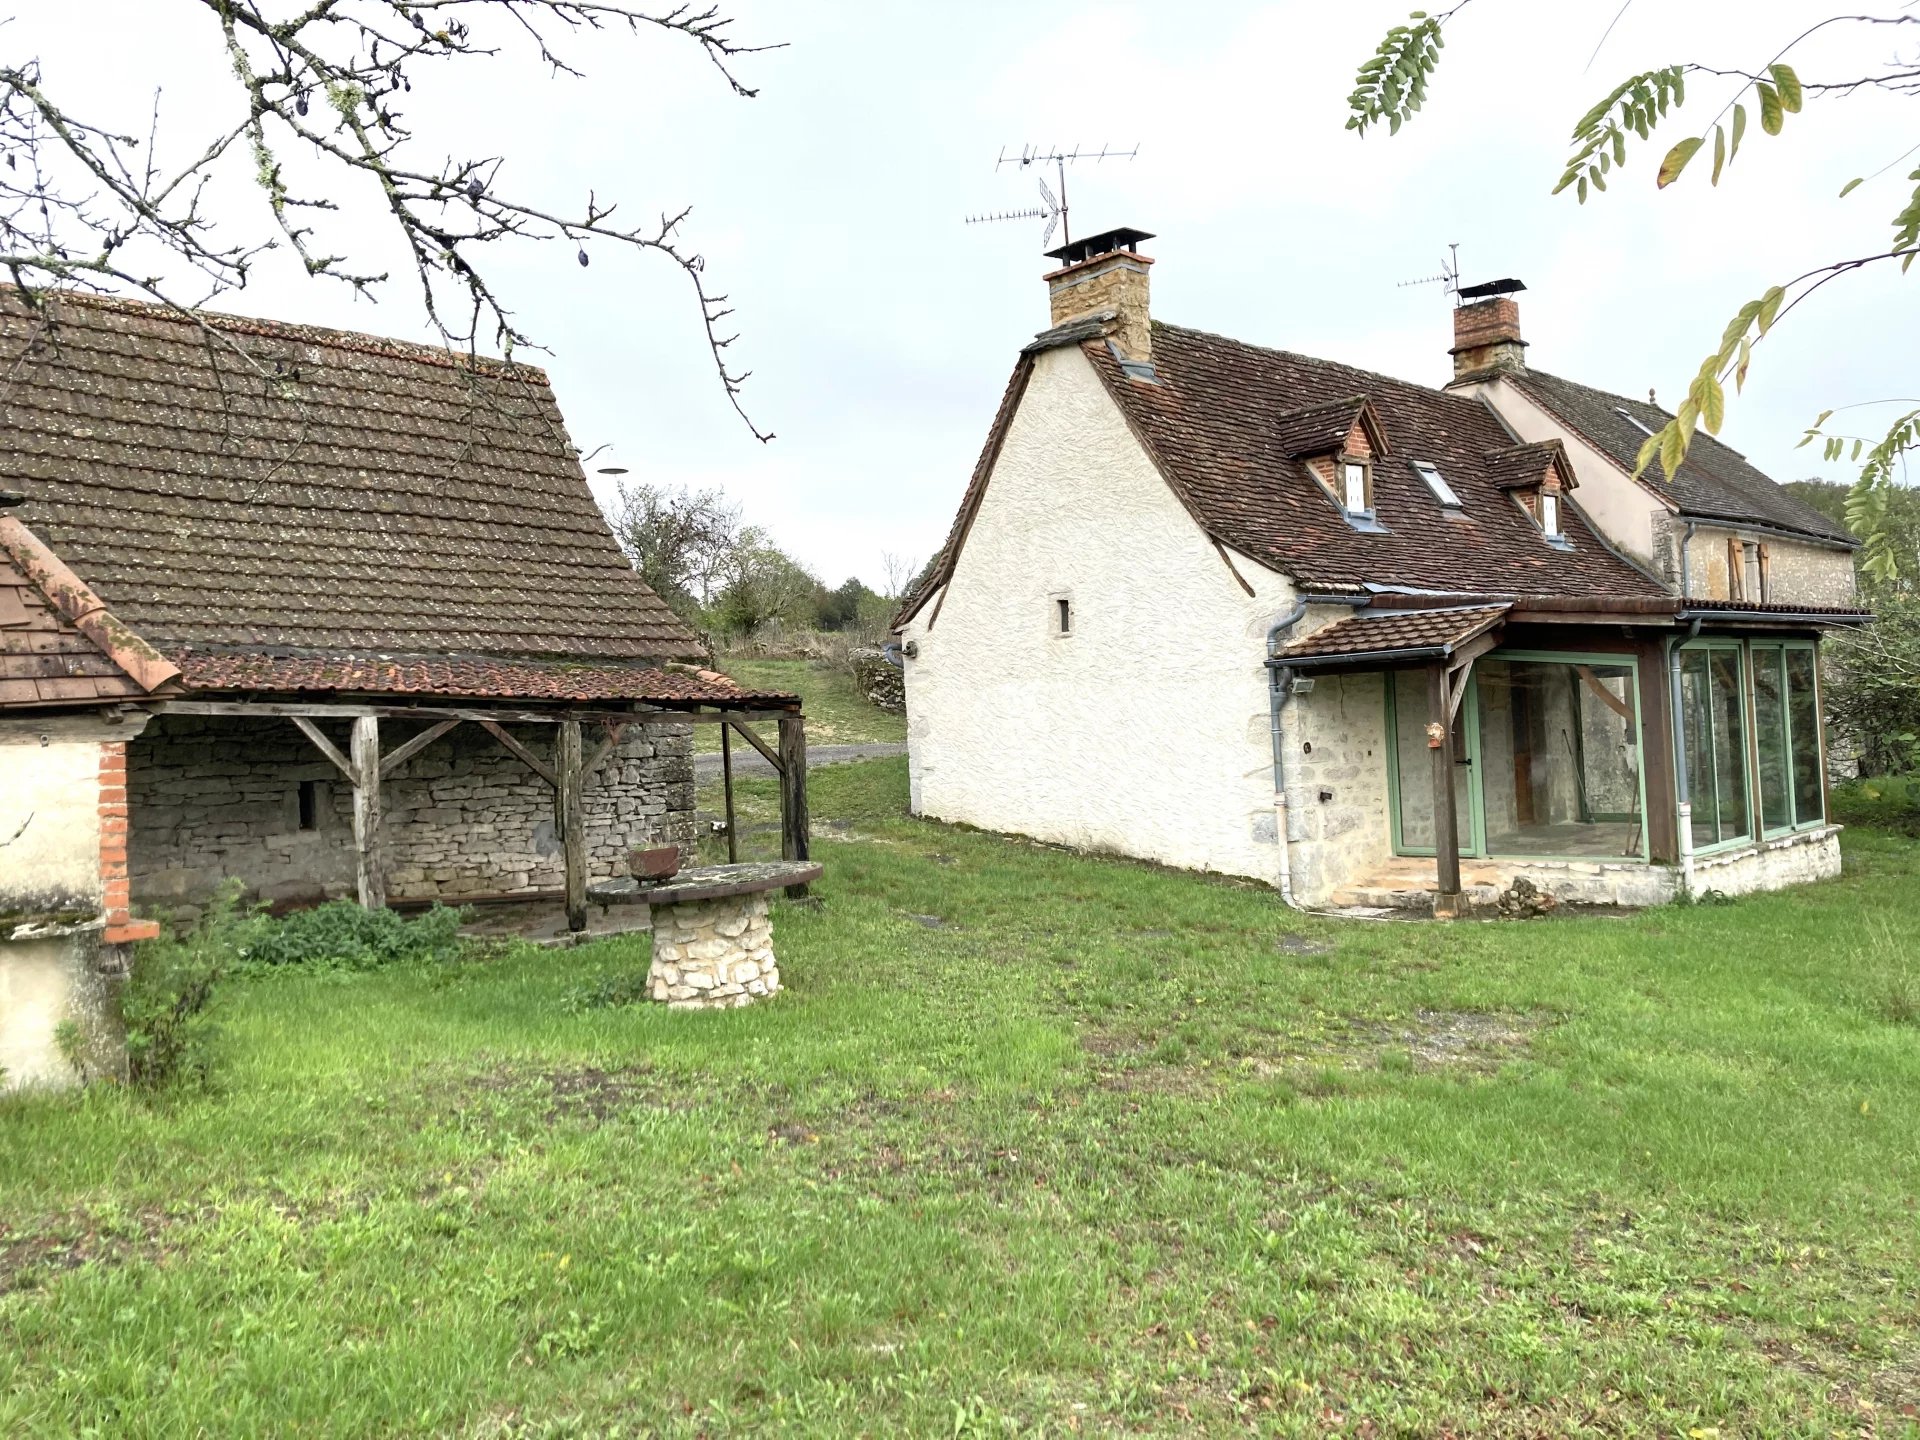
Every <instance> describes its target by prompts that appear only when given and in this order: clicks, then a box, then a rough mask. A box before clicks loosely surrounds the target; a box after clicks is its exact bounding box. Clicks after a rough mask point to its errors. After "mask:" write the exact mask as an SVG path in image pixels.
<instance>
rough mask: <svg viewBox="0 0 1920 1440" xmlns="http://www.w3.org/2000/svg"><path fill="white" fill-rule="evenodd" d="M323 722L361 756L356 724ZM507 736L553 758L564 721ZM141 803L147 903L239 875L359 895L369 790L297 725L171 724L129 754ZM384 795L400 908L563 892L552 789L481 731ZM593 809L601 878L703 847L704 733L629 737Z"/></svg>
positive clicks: (598, 781) (598, 784) (592, 797)
mask: <svg viewBox="0 0 1920 1440" xmlns="http://www.w3.org/2000/svg"><path fill="white" fill-rule="evenodd" d="M321 728H322V729H323V730H326V731H327V733H328V734H329V736H330V738H332V739H333V741H334V743H335V744H337V745H338V746H339V747H340V748H341V749H342V750H343V751H344V750H345V749H346V747H347V734H346V726H345V724H344V723H332V724H324V725H322V727H321ZM507 728H508V729H509V731H511V732H512V733H513V735H514V737H515V738H516V739H518V740H520V741H521V742H522V743H523V744H525V745H526V746H527V748H529V749H530V750H532V751H533V752H534V753H535V754H536V755H542V756H545V755H547V754H550V753H551V749H552V744H553V727H551V726H544V725H528V726H509V727H507ZM415 729H416V727H413V726H410V725H402V724H399V723H395V722H389V723H388V724H387V725H385V726H383V727H382V734H381V742H382V744H383V745H384V746H385V747H386V748H388V749H391V748H394V747H395V746H398V745H399V744H400V743H401V742H402V741H404V740H405V739H407V738H408V737H409V736H410V735H412V734H413V733H414V732H415ZM591 743H592V737H591V733H590V734H589V744H591ZM303 787H304V788H305V789H306V795H305V796H304V797H303V795H302V789H303ZM127 795H128V801H129V805H130V809H131V816H130V819H131V834H132V844H131V847H130V868H131V872H132V882H133V895H134V899H135V901H136V902H137V903H139V904H142V905H144V906H147V907H149V908H151V907H154V906H166V905H170V904H178V903H182V902H187V901H194V900H199V899H203V898H205V897H206V896H208V895H210V894H212V893H214V892H215V891H217V890H218V889H219V887H220V885H221V884H222V883H223V882H224V881H225V880H226V879H228V878H229V877H234V878H238V879H239V880H240V881H241V882H242V883H243V884H244V885H245V887H246V889H247V892H248V894H249V895H253V896H257V897H259V898H262V899H267V900H286V901H310V900H320V899H325V898H330V897H333V896H338V895H350V894H352V893H353V888H354V856H353V791H352V789H351V787H350V786H348V784H347V782H346V779H345V777H344V776H342V775H341V774H340V772H339V771H337V770H336V769H334V767H333V766H332V764H331V763H330V762H328V761H327V760H326V759H325V757H323V756H322V755H321V754H320V753H319V751H318V750H316V749H315V748H314V747H313V745H312V744H311V743H310V742H309V741H308V740H307V739H306V737H305V736H303V735H301V733H300V732H299V731H298V730H296V729H295V728H294V726H293V724H292V722H291V721H258V720H241V719H227V718H199V717H192V716H175V715H167V716H161V717H159V718H157V719H156V720H154V722H153V723H152V724H151V725H149V726H148V728H147V730H146V732H145V734H143V735H141V736H140V738H139V739H138V740H136V741H134V743H133V744H132V745H130V746H129V747H128V762H127ZM381 798H382V803H383V807H384V810H385V814H386V820H385V825H384V827H383V832H384V841H385V863H386V872H387V889H388V894H389V896H390V897H391V898H393V899H396V900H407V899H427V898H432V897H439V898H443V899H447V900H457V899H460V898H463V897H468V896H474V895H485V894H499V893H513V892H521V891H530V890H551V889H558V888H559V887H560V885H561V883H562V879H563V875H562V870H563V859H562V856H561V847H560V842H559V840H558V839H557V838H556V837H555V835H554V833H553V792H552V790H551V789H550V788H549V787H548V785H547V784H546V782H545V781H544V780H541V779H540V778H539V777H538V776H536V775H535V774H533V773H532V772H531V771H530V770H528V769H527V767H526V765H525V763H524V762H522V761H521V760H520V759H519V758H518V757H517V756H514V755H512V754H510V753H509V752H508V751H507V750H506V749H505V748H504V747H503V746H501V744H500V743H499V742H498V741H497V740H495V739H494V738H493V737H492V736H491V735H489V734H487V733H486V732H485V731H484V730H481V729H480V728H479V727H478V726H475V725H462V726H459V727H458V728H457V729H455V730H453V731H452V732H451V733H449V734H447V735H445V736H443V737H441V738H440V739H438V740H436V741H435V742H434V743H433V744H432V745H429V746H428V747H427V748H426V749H425V750H423V751H421V752H420V753H419V754H418V755H415V756H414V757H413V758H412V759H411V760H409V761H408V762H407V763H406V764H404V765H402V766H401V767H400V768H399V770H397V771H396V772H394V773H393V774H392V775H390V776H389V777H388V778H387V782H386V784H385V786H384V787H383V788H382V792H381ZM585 814H586V834H587V872H588V875H589V877H590V878H594V879H599V878H605V877H608V876H612V875H615V874H619V873H624V866H625V857H626V852H627V851H628V850H629V849H630V848H632V847H635V846H641V845H665V844H672V845H678V846H680V847H681V848H682V850H683V851H687V852H689V853H690V852H691V849H692V846H693V843H694V825H693V755H692V738H691V732H690V729H689V728H688V727H685V726H681V727H677V728H675V729H671V730H644V731H643V730H633V731H629V732H628V733H627V735H626V736H625V737H624V738H623V739H622V741H621V743H620V745H619V746H618V747H617V749H616V750H615V751H614V753H613V754H611V755H609V756H608V757H607V760H606V762H605V763H604V764H603V765H602V766H601V767H600V768H599V770H597V771H596V772H595V773H594V774H593V775H591V776H589V777H588V778H587V782H586V787H585Z"/></svg>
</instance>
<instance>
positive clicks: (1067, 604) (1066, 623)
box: [1053, 595, 1073, 635]
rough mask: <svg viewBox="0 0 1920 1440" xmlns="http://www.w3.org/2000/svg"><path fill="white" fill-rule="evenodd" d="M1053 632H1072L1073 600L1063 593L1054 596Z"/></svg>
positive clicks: (1059, 633) (1061, 633) (1067, 633)
mask: <svg viewBox="0 0 1920 1440" xmlns="http://www.w3.org/2000/svg"><path fill="white" fill-rule="evenodd" d="M1053 608H1054V627H1055V628H1054V633H1055V634H1056V635H1071V634H1072V633H1073V601H1072V600H1070V599H1068V598H1067V597H1066V596H1065V595H1059V596H1056V597H1054V602H1053Z"/></svg>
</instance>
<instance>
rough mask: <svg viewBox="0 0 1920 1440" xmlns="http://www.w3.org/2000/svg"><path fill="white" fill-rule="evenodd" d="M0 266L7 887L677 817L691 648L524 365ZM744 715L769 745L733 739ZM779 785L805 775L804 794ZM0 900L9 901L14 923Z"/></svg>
mask: <svg viewBox="0 0 1920 1440" xmlns="http://www.w3.org/2000/svg"><path fill="white" fill-rule="evenodd" d="M204 318H205V321H206V323H205V324H202V323H199V321H197V320H196V319H195V318H194V317H191V316H187V315H183V314H178V313H174V312H171V311H168V310H166V309H163V308H160V307H157V306H154V305H149V304H143V303H137V302H132V301H127V300H118V299H106V298H101V297H92V296H83V295H74V294H56V295H52V296H47V297H44V298H43V299H41V300H40V301H39V302H38V303H34V304H30V303H28V302H27V300H26V299H25V298H24V297H22V296H21V295H20V294H19V293H17V292H14V291H0V347H3V348H0V354H3V355H4V363H5V377H4V380H0V491H4V492H7V493H6V494H5V495H4V497H0V499H3V500H4V502H5V508H0V915H3V916H4V917H6V918H7V919H8V920H9V922H10V924H12V925H13V926H14V927H16V928H18V927H19V926H20V925H21V924H22V923H23V922H26V921H31V920H33V919H34V918H35V917H40V918H42V919H49V918H51V919H57V920H63V921H66V922H69V923H72V922H76V921H78V922H83V923H84V922H87V921H93V922H95V923H97V924H104V927H105V933H104V938H105V940H106V941H107V942H108V943H109V944H118V943H122V942H125V941H128V940H132V939H137V938H140V937H141V936H142V935H144V934H147V933H151V929H152V926H151V924H150V923H149V922H141V921H138V920H135V919H134V918H133V917H134V914H135V912H139V911H146V912H149V913H150V912H152V911H155V910H160V909H166V908H170V907H175V906H182V905H186V904H191V903H196V902H200V901H203V900H204V899H205V898H206V897H207V896H209V895H210V894H212V893H214V892H216V891H218V890H219V889H220V888H222V887H223V886H224V885H226V884H227V883H228V882H230V881H238V882H240V883H241V885H242V886H243V887H244V889H245V891H246V892H247V893H248V894H249V895H251V896H255V897H259V898H262V899H265V900H268V901H274V902H280V903H283V904H287V903H305V902H313V901H319V900H321V899H324V898H328V897H334V896H341V895H353V896H357V897H358V898H359V899H360V900H361V902H362V903H365V904H368V905H377V904H383V903H387V902H388V901H390V900H391V901H428V900H447V901H451V902H465V901H479V900H485V899H489V898H494V897H517V898H521V899H527V898H532V897H541V896H550V897H552V898H553V899H555V900H557V901H561V902H563V903H564V906H565V909H566V911H567V923H568V925H569V926H570V927H571V928H572V929H574V930H578V929H580V928H581V925H582V924H583V923H584V920H585V899H584V892H585V886H586V884H587V882H588V879H589V878H590V877H592V876H611V875H614V874H616V873H624V869H625V861H626V858H627V853H628V851H629V849H630V848H633V847H640V846H648V845H676V846H679V847H681V848H682V849H683V850H690V848H691V846H692V844H693V840H694V802H693V762H692V755H691V739H690V736H691V726H693V725H695V724H701V723H716V722H725V721H739V722H742V723H743V724H744V722H747V721H750V720H772V721H775V722H776V723H777V725H778V727H779V732H780V733H779V743H780V749H779V754H780V756H781V758H782V759H784V760H786V761H788V762H789V763H788V764H787V767H786V768H787V771H788V774H787V781H788V783H787V786H786V790H787V794H786V799H787V802H788V805H787V808H788V823H787V826H786V828H785V830H784V832H783V834H784V838H785V843H786V845H787V848H788V849H789V852H790V853H791V852H792V851H793V850H795V849H796V848H797V849H798V851H799V853H801V854H803V855H804V852H805V848H806V834H805V808H804V799H803V796H804V792H803V791H801V790H800V789H799V787H800V786H802V785H804V778H805V760H804V756H805V741H804V732H803V729H802V726H803V721H802V718H801V715H800V709H799V702H798V700H797V699H796V698H795V697H794V696H791V695H785V694H767V693H754V692H750V691H747V690H743V689H742V688H741V687H739V686H738V685H735V684H734V683H733V682H732V681H730V680H729V679H727V678H726V677H725V676H723V675H720V674H717V673H715V672H713V671H711V670H708V669H705V668H703V661H704V652H703V650H702V647H701V645H700V644H699V642H698V641H697V640H696V638H695V637H694V636H693V635H692V634H691V633H690V632H689V631H688V630H687V629H686V627H684V626H683V625H682V624H681V623H680V622H679V620H678V619H676V618H675V616H674V615H673V613H672V612H671V611H669V610H668V609H667V607H666V606H665V605H664V604H663V603H662V602H661V601H660V600H659V598H658V597H657V596H655V595H654V594H653V592H652V591H650V590H649V589H648V588H647V586H646V585H645V584H644V583H642V581H641V580H640V578H639V577H638V576H637V575H636V574H635V573H634V571H633V569H632V567H631V566H630V565H629V564H628V563H627V561H626V559H625V558H624V557H623V556H622V554H621V552H620V549H619V547H618V546H617V545H616V543H615V541H614V538H613V535H612V533H611V532H610V530H609V529H608V527H607V524H606V522H605V521H604V519H603V518H602V516H601V514H600V511H599V509H598V507H597V506H596V505H595V503H594V500H593V497H592V495H591V493H590V492H589V490H588V486H587V482H586V477H585V475H584V473H583V472H582V469H581V466H580V461H579V459H578V456H577V454H576V451H575V449H574V446H573V443H572V441H571V440H570V439H569V438H568V435H567V430H566V426H565V424H564V422H563V421H562V419H561V415H560V410H559V407H558V405H557V404H556V403H555V401H554V396H553V392H552V390H551V389H550V388H549V386H548V383H547V379H546V377H545V375H544V374H542V372H541V371H539V370H538V369H535V368H532V367H529V366H526V365H520V364H508V363H504V362H500V361H494V360H487V359H474V358H469V357H466V356H462V355H457V354H452V353H449V352H448V351H446V350H443V349H434V348H429V347H424V346H418V345H411V344H405V343H401V342H397V341H393V340H385V339H380V338H377V337H374V336H370V335H358V334H346V333H341V332H337V331H331V330H320V329H312V328H309V327H305V326H297V325H287V324H279V323H275V322H271V321H263V320H253V319H243V318H238V317H231V316H207V317H204ZM752 738H754V739H755V740H756V743H758V744H761V745H762V746H763V747H766V748H771V747H770V745H769V743H768V742H766V741H763V740H760V739H759V738H758V737H757V736H755V737H752ZM796 802H797V803H796ZM7 928H8V927H7V926H0V938H4V935H5V933H6V930H7Z"/></svg>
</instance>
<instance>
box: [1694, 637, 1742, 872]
mask: <svg viewBox="0 0 1920 1440" xmlns="http://www.w3.org/2000/svg"><path fill="white" fill-rule="evenodd" d="M1679 704H1680V712H1681V716H1682V720H1683V723H1684V724H1685V726H1686V732H1687V755H1686V763H1687V790H1688V794H1689V798H1690V799H1691V800H1692V803H1693V845H1694V848H1695V849H1696V850H1698V849H1704V848H1705V847H1706V846H1709V845H1721V844H1725V843H1727V842H1729V841H1733V840H1742V839H1746V838H1748V837H1749V836H1751V834H1752V833H1753V832H1752V825H1751V821H1750V819H1749V812H1748V807H1747V762H1746V748H1747V731H1746V721H1745V707H1744V705H1743V704H1742V703H1741V696H1740V652H1739V650H1737V649H1732V648H1727V649H1721V648H1714V649H1706V648H1699V649H1693V650H1687V651H1684V652H1682V654H1681V657H1680V697H1679Z"/></svg>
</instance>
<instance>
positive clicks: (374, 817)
mask: <svg viewBox="0 0 1920 1440" xmlns="http://www.w3.org/2000/svg"><path fill="white" fill-rule="evenodd" d="M351 751H352V769H353V851H354V856H355V859H356V862H357V878H358V881H359V891H360V903H361V904H362V905H364V906H366V908H367V909H369V910H380V909H384V908H385V907H386V903H387V872H386V867H385V865H384V863H383V862H382V858H381V854H380V850H381V846H380V722H379V720H377V719H375V718H374V717H373V716H371V715H363V716H361V717H360V718H359V719H357V720H355V721H354V722H353V742H352V746H351Z"/></svg>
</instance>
